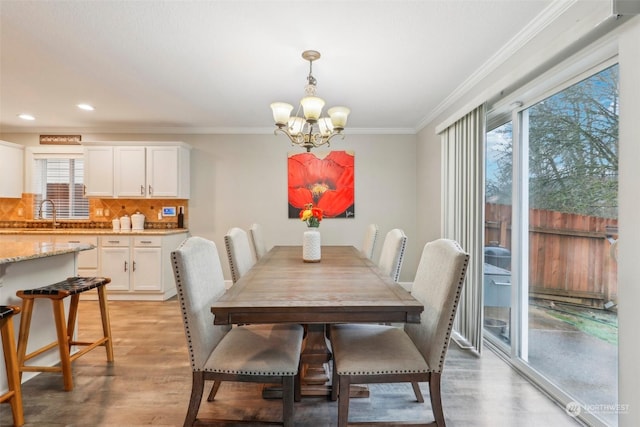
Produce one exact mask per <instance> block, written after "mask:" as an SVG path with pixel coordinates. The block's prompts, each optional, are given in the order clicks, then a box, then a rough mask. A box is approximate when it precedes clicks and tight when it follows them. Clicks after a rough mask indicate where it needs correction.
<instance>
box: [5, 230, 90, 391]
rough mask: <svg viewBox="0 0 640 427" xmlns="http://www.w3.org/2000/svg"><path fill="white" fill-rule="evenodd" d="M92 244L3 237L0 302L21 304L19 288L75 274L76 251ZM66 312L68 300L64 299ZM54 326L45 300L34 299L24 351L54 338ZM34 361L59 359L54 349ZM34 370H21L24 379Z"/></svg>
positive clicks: (55, 336)
mask: <svg viewBox="0 0 640 427" xmlns="http://www.w3.org/2000/svg"><path fill="white" fill-rule="evenodd" d="M94 247H95V246H93V245H90V244H84V243H62V242H49V241H44V242H38V241H34V242H21V241H4V242H3V243H2V245H0V305H18V306H21V305H22V300H21V299H20V298H18V297H17V296H16V292H17V291H18V290H20V289H32V288H38V287H41V286H47V285H50V284H52V283H56V282H58V281H61V280H65V279H66V278H67V277H72V276H75V275H76V272H77V258H78V253H80V252H81V251H87V250H90V249H93V248H94ZM65 310H66V313H67V314H68V310H69V306H68V302H65ZM19 326H20V316H17V317H16V321H15V322H14V328H15V336H16V337H18V329H19ZM56 339H57V335H56V328H55V324H54V322H53V312H52V309H51V304H50V303H49V301H44V300H39V301H36V303H35V307H34V312H33V318H32V320H31V333H30V335H29V347H28V349H27V351H31V350H32V349H36V348H39V347H42V346H43V345H46V344H49V343H50V342H53V341H56ZM33 361H34V362H35V363H37V364H38V365H48V366H53V365H55V364H57V363H58V362H59V361H60V356H59V353H58V352H57V351H49V352H47V353H44V354H42V355H39V356H37V357H36V358H34V359H33ZM0 368H1V369H0V393H2V392H4V391H6V390H7V376H6V372H5V370H4V358H3V356H2V354H1V353H0ZM36 374H37V373H34V372H25V373H24V374H23V376H22V380H23V381H26V380H28V379H29V378H31V377H33V376H35V375H36Z"/></svg>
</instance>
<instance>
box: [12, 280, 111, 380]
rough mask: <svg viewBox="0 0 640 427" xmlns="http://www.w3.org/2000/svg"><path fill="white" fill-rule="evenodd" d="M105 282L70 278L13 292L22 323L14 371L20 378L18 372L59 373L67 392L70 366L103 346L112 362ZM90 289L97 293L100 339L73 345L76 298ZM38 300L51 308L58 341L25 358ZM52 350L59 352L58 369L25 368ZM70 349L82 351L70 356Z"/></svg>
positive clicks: (31, 366)
mask: <svg viewBox="0 0 640 427" xmlns="http://www.w3.org/2000/svg"><path fill="white" fill-rule="evenodd" d="M109 282H111V279H110V278H106V277H70V278H68V279H67V280H64V281H61V282H58V283H54V284H52V285H48V286H43V287H41V288H36V289H26V290H21V291H18V292H16V295H17V296H18V297H20V298H22V319H21V320H20V332H19V335H18V370H19V371H20V374H22V372H62V377H63V380H64V389H65V390H66V391H70V390H73V376H72V375H71V362H73V361H74V360H76V359H77V358H79V357H80V356H83V355H84V354H86V353H87V352H89V351H91V350H93V349H94V348H96V347H98V346H104V347H105V348H106V351H107V361H108V362H113V340H112V338H111V323H110V321H109V310H108V307H107V293H106V289H105V285H106V284H107V283H109ZM91 289H96V290H97V292H98V301H99V304H100V315H101V318H102V331H103V337H102V338H100V339H98V340H96V341H93V342H82V341H74V340H73V332H74V329H75V325H76V319H77V314H78V302H79V300H80V294H81V293H82V292H86V291H88V290H91ZM67 297H71V303H70V305H69V318H68V320H67V321H66V322H65V314H64V301H63V300H64V299H65V298H67ZM38 298H48V299H49V300H50V301H51V304H52V305H53V317H54V321H55V325H56V332H57V335H58V340H57V341H54V342H52V343H50V344H47V345H45V346H43V347H40V348H39V349H37V350H34V351H32V352H31V353H29V354H27V342H28V340H29V329H30V327H31V315H32V313H33V303H34V301H35V300H36V299H38ZM56 346H57V347H58V349H59V351H60V366H33V365H26V364H25V363H26V362H27V361H28V360H30V359H32V358H34V357H36V356H38V355H40V354H42V353H44V352H46V351H48V350H51V349H52V348H54V347H56ZM71 346H83V347H84V348H82V349H81V350H79V351H78V352H76V353H74V354H70V353H71Z"/></svg>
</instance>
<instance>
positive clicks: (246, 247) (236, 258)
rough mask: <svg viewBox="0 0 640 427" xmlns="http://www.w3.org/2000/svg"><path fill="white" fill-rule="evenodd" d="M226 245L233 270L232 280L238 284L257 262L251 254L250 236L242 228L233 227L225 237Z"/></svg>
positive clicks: (230, 266)
mask: <svg viewBox="0 0 640 427" xmlns="http://www.w3.org/2000/svg"><path fill="white" fill-rule="evenodd" d="M224 244H225V246H226V249H227V259H228V260H229V268H230V269H231V280H232V281H233V283H236V282H237V281H238V280H240V277H242V275H243V274H245V273H246V272H247V271H249V269H250V268H251V267H253V264H255V262H256V261H255V259H254V258H253V254H252V253H251V245H250V243H249V236H248V235H247V232H246V231H244V230H243V229H242V228H238V227H232V228H230V229H229V231H227V234H225V236H224Z"/></svg>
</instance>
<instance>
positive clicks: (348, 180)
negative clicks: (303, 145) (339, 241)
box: [288, 151, 355, 218]
mask: <svg viewBox="0 0 640 427" xmlns="http://www.w3.org/2000/svg"><path fill="white" fill-rule="evenodd" d="M324 154H326V155H324ZM353 159H354V155H353V153H352V152H347V151H331V152H329V153H328V154H327V153H296V154H290V155H289V159H288V169H289V218H298V217H299V212H300V209H304V207H305V206H306V205H308V204H309V203H312V204H313V206H316V207H318V208H319V209H321V210H322V212H323V215H324V217H326V218H335V217H343V218H352V217H353V216H354V214H355V205H354V183H353V177H354V170H353V165H354V161H353Z"/></svg>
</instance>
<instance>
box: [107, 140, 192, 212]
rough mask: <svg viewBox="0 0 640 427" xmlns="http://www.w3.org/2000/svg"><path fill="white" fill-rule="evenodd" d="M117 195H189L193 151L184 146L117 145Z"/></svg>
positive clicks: (166, 196) (168, 196)
mask: <svg viewBox="0 0 640 427" xmlns="http://www.w3.org/2000/svg"><path fill="white" fill-rule="evenodd" d="M114 161H115V164H114V166H115V168H114V170H115V195H116V197H129V198H140V197H143V198H158V199H160V198H178V199H188V198H189V193H190V191H189V187H190V170H189V169H190V168H189V164H190V152H189V149H188V148H186V147H184V146H178V145H162V146H116V147H114Z"/></svg>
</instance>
